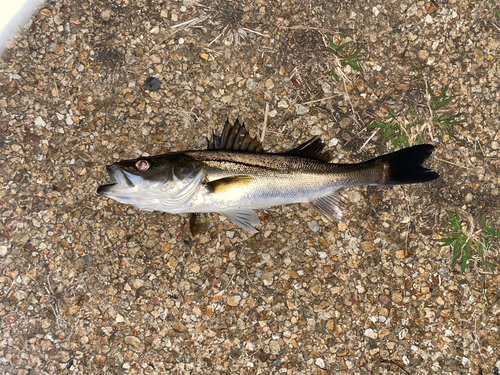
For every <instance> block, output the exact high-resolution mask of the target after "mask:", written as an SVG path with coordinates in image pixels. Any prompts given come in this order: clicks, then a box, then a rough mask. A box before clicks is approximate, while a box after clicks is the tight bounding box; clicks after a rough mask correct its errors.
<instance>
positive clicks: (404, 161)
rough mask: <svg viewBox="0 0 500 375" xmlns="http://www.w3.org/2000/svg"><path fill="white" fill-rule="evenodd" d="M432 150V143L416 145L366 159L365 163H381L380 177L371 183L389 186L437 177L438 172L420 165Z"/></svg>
mask: <svg viewBox="0 0 500 375" xmlns="http://www.w3.org/2000/svg"><path fill="white" fill-rule="evenodd" d="M433 151H434V146H432V145H429V144H425V145H418V146H413V147H408V148H404V149H402V150H399V151H396V152H392V153H390V154H386V155H382V156H379V157H377V158H375V159H372V160H369V161H367V162H366V164H372V163H374V164H378V165H380V164H382V165H383V175H382V179H381V181H378V182H377V183H374V184H373V185H379V186H390V185H405V184H420V183H424V182H430V181H434V180H435V179H437V178H439V174H437V173H436V172H434V171H433V170H431V169H428V168H425V167H423V166H422V163H423V162H424V161H425V160H427V158H428V157H429V156H430V155H431V154H432V152H433Z"/></svg>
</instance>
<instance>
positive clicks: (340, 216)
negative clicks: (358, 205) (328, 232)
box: [309, 192, 346, 223]
mask: <svg viewBox="0 0 500 375" xmlns="http://www.w3.org/2000/svg"><path fill="white" fill-rule="evenodd" d="M309 205H310V206H311V207H312V208H313V209H314V210H316V211H318V212H319V213H320V214H321V215H322V216H324V217H325V218H326V219H328V220H330V221H336V222H341V223H342V222H344V209H345V206H346V199H345V198H344V197H342V196H340V195H339V194H337V193H335V192H333V193H330V194H328V195H324V196H322V197H320V198H316V199H312V200H311V201H310V202H309Z"/></svg>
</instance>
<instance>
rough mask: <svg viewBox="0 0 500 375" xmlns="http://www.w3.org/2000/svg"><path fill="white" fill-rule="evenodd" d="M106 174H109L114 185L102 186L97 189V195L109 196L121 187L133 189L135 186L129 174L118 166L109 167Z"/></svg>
mask: <svg viewBox="0 0 500 375" xmlns="http://www.w3.org/2000/svg"><path fill="white" fill-rule="evenodd" d="M106 172H108V174H109V177H111V179H112V180H113V182H114V183H113V184H107V185H101V186H99V187H98V188H97V194H99V195H104V196H106V195H108V194H110V193H113V190H114V189H116V188H119V187H127V188H133V187H134V186H135V185H134V183H133V182H132V181H131V180H130V178H129V176H127V175H128V173H126V172H125V171H123V170H122V169H121V168H120V167H119V166H118V165H116V164H113V165H107V166H106Z"/></svg>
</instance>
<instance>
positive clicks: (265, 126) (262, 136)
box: [260, 102, 269, 143]
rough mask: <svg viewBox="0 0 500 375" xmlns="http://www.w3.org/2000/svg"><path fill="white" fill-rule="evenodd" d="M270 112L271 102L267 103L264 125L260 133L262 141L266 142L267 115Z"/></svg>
mask: <svg viewBox="0 0 500 375" xmlns="http://www.w3.org/2000/svg"><path fill="white" fill-rule="evenodd" d="M268 113H269V102H267V103H266V111H265V112H264V125H262V133H261V135H260V143H264V138H265V136H266V128H267V115H268Z"/></svg>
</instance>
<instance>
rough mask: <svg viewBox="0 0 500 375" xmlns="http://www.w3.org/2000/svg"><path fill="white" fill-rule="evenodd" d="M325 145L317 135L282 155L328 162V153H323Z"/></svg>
mask: <svg viewBox="0 0 500 375" xmlns="http://www.w3.org/2000/svg"><path fill="white" fill-rule="evenodd" d="M324 148H325V143H324V142H323V141H322V140H321V137H320V136H319V135H317V136H315V137H314V138H311V139H310V140H308V141H307V142H305V143H302V144H301V145H300V146H298V147H295V148H294V149H293V150H290V151H287V152H284V153H283V155H293V156H300V157H303V158H308V159H315V160H320V161H326V162H329V161H330V160H332V158H331V157H330V153H329V152H328V151H323V149H324Z"/></svg>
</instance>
